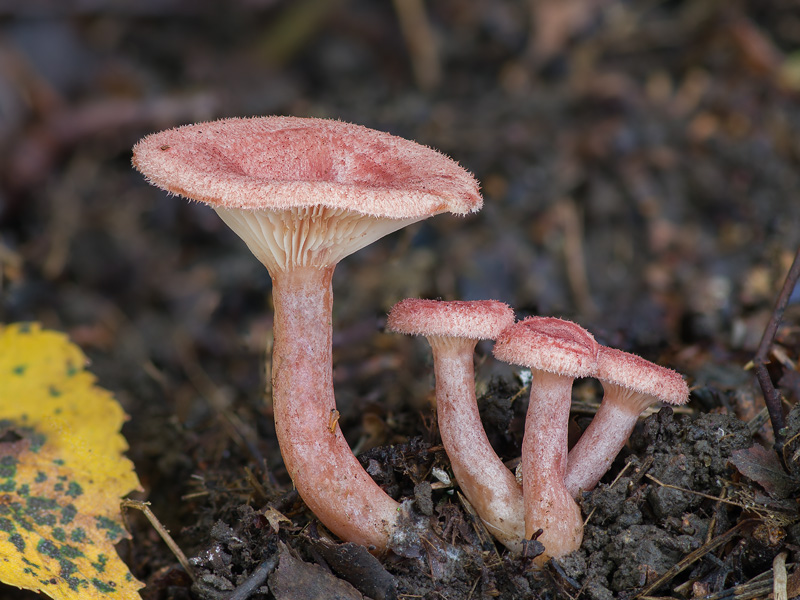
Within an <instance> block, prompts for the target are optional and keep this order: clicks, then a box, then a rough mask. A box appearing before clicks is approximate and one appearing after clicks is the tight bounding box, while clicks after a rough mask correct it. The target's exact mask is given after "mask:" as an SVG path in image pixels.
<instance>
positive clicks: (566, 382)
mask: <svg viewBox="0 0 800 600" xmlns="http://www.w3.org/2000/svg"><path fill="white" fill-rule="evenodd" d="M597 349H598V344H597V342H596V341H595V339H594V337H593V336H592V334H590V333H589V332H588V331H586V330H585V329H583V328H582V327H580V326H579V325H576V324H575V323H572V322H570V321H564V320H562V319H556V318H553V317H529V318H527V319H524V320H522V321H519V322H518V323H515V324H514V325H512V326H511V327H509V328H508V329H506V330H505V331H503V332H502V333H501V334H500V335H499V336H498V338H497V340H496V342H495V345H494V355H495V357H497V358H498V359H500V360H502V361H505V362H508V363H511V364H515V365H522V366H525V367H528V368H529V369H530V370H531V384H530V385H531V394H530V404H529V405H528V414H527V416H526V419H525V433H524V437H523V439H522V463H521V464H522V491H523V498H524V503H525V536H526V537H527V538H532V537H533V536H534V535H535V534H536V533H537V532H538V531H539V530H540V529H541V530H542V533H541V535H540V537H539V538H538V541H540V542H542V544H544V547H545V551H544V554H542V555H541V556H540V557H538V558H537V561H538V562H539V563H540V564H541V563H543V562H545V561H546V560H547V559H549V558H552V557H555V558H557V557H560V556H564V555H565V554H568V553H570V552H572V551H573V550H577V549H578V548H579V547H580V545H581V540H582V539H583V519H582V518H581V510H580V508H579V507H578V505H577V504H576V502H575V500H573V498H572V496H571V495H570V493H569V492H568V491H567V488H566V487H565V486H564V475H565V474H566V470H567V451H568V447H567V433H568V426H569V409H570V404H571V401H572V383H573V381H574V379H575V378H576V377H591V376H593V375H594V373H595V369H596V366H597Z"/></svg>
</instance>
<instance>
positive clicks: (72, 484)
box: [0, 324, 143, 600]
mask: <svg viewBox="0 0 800 600" xmlns="http://www.w3.org/2000/svg"><path fill="white" fill-rule="evenodd" d="M86 362H87V361H86V357H85V356H84V355H83V353H82V352H81V351H80V349H79V348H78V347H77V346H75V345H73V344H71V343H70V342H69V340H68V339H67V337H66V336H65V335H64V334H61V333H57V332H53V331H46V330H42V329H41V327H40V326H39V325H38V324H15V325H8V326H2V325H0V582H2V583H5V584H8V585H13V586H16V587H19V588H23V589H28V590H33V591H37V592H43V593H44V594H47V595H48V596H50V597H51V598H55V599H57V600H61V599H74V600H81V599H83V600H91V599H94V598H98V599H99V598H103V599H108V598H118V599H120V600H128V599H136V600H138V599H139V598H140V597H139V594H138V593H137V590H138V589H140V588H141V587H143V584H142V583H141V582H139V581H137V580H136V579H134V577H133V576H132V575H131V573H130V571H129V570H128V567H127V566H126V565H125V564H124V563H123V562H122V561H121V560H120V559H119V557H118V556H117V554H116V552H115V550H114V544H116V543H118V542H119V541H120V540H122V539H123V538H127V537H129V535H128V533H127V532H126V531H125V529H124V527H123V524H122V519H121V515H120V508H119V504H120V498H121V497H122V496H124V495H125V494H127V493H129V492H131V491H133V490H138V489H140V487H139V480H138V478H137V477H136V473H135V472H134V470H133V464H132V463H131V461H130V460H128V459H127V458H125V457H124V456H123V455H122V453H123V452H124V451H125V450H127V448H128V446H127V443H126V442H125V439H124V438H123V437H122V435H120V433H119V430H120V427H121V426H122V423H123V422H124V420H125V418H126V416H125V413H124V412H123V410H122V408H121V407H120V406H119V404H118V403H117V402H116V401H115V400H114V399H113V397H112V396H111V394H109V393H108V392H107V391H105V390H103V389H102V388H99V387H96V386H95V385H94V383H95V378H94V376H93V375H92V374H91V373H90V372H88V371H86V370H85V365H86Z"/></svg>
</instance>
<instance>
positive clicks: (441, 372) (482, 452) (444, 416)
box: [387, 298, 525, 554]
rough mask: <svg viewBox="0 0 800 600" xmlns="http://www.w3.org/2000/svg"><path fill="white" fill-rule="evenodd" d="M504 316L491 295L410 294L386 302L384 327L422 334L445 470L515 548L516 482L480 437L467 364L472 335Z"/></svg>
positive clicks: (518, 523)
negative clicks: (432, 376) (391, 303)
mask: <svg viewBox="0 0 800 600" xmlns="http://www.w3.org/2000/svg"><path fill="white" fill-rule="evenodd" d="M512 323H514V312H513V311H512V310H511V308H510V307H509V306H508V305H507V304H504V303H502V302H497V301H495V300H483V301H472V302H466V301H453V302H443V301H438V300H419V299H415V298H410V299H407V300H403V301H402V302H399V303H397V304H396V305H395V306H394V307H393V308H392V310H391V312H390V313H389V319H388V321H387V328H388V329H389V330H390V331H395V332H397V333H405V334H409V335H424V336H425V337H426V338H427V339H428V342H429V343H430V345H431V349H432V350H433V367H434V371H435V374H436V412H437V420H438V423H439V433H440V434H441V436H442V445H443V446H444V449H445V451H446V452H447V456H448V457H449V458H450V464H451V466H452V467H453V474H454V475H455V477H456V480H457V481H458V484H459V486H460V487H461V490H462V491H463V492H464V495H465V496H466V497H467V499H468V500H469V501H470V502H471V503H472V505H473V506H474V507H475V510H476V512H477V513H478V515H479V516H480V517H481V519H482V520H483V522H484V523H485V524H486V527H487V529H488V530H489V531H490V532H491V533H492V535H494V536H495V537H496V538H497V539H498V540H500V542H502V543H503V544H504V545H505V546H506V547H508V548H509V549H510V550H512V551H513V552H515V553H517V554H519V553H520V552H521V551H522V540H523V539H524V536H525V522H524V520H523V515H524V511H523V504H522V489H521V488H520V486H519V484H518V483H517V481H516V478H515V477H514V475H513V473H512V472H511V471H510V470H509V469H508V468H507V467H506V466H505V465H504V464H503V461H501V460H500V458H499V457H498V456H497V454H496V453H495V451H494V449H493V448H492V445H491V443H490V442H489V439H488V438H487V437H486V431H485V430H484V428H483V425H482V423H481V416H480V413H479V412H478V403H477V401H476V398H475V371H474V367H473V355H474V353H475V345H476V344H477V343H478V340H493V339H495V338H496V337H497V336H498V334H499V333H500V332H501V331H503V330H504V329H506V328H507V327H509V326H510V325H511V324H512Z"/></svg>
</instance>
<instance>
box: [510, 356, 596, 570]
mask: <svg viewBox="0 0 800 600" xmlns="http://www.w3.org/2000/svg"><path fill="white" fill-rule="evenodd" d="M532 375H533V379H532V381H531V401H530V405H529V406H528V415H527V417H526V420H525V437H524V438H523V440H522V490H523V494H524V498H525V537H527V538H530V537H531V536H533V534H535V533H536V532H537V531H538V530H539V529H542V530H543V533H542V535H541V536H540V537H539V538H538V540H539V541H540V542H542V543H543V544H544V546H545V553H544V555H542V556H540V557H539V558H538V559H537V562H539V563H543V562H545V561H546V560H547V559H549V558H551V557H559V556H564V555H565V554H568V553H570V552H572V551H573V550H577V549H578V548H579V547H580V545H581V540H582V539H583V520H582V518H581V511H580V508H579V507H578V505H577V504H576V503H575V500H573V499H572V496H571V495H570V493H569V492H568V491H567V488H566V487H564V475H565V473H566V468H567V426H568V424H569V408H570V400H571V397H572V380H573V378H572V377H563V376H561V375H554V374H552V373H547V372H545V371H539V370H532Z"/></svg>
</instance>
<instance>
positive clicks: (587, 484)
mask: <svg viewBox="0 0 800 600" xmlns="http://www.w3.org/2000/svg"><path fill="white" fill-rule="evenodd" d="M602 384H603V390H604V392H605V393H604V395H603V401H602V402H601V403H600V408H598V409H597V414H595V416H594V418H593V419H592V422H591V423H590V424H589V427H587V428H586V431H584V432H583V435H581V438H580V439H579V440H578V443H577V444H575V445H574V446H573V447H572V450H570V452H569V457H568V459H567V475H566V477H565V478H564V485H565V486H566V487H567V489H568V490H569V493H570V494H571V495H572V496H573V497H577V496H578V494H579V493H580V492H581V490H591V489H592V488H593V487H594V486H595V485H597V482H598V481H600V478H601V477H602V476H603V475H605V473H606V472H607V471H608V469H609V468H610V467H611V463H613V462H614V459H615V458H616V456H617V454H619V451H620V450H622V447H623V446H624V445H625V442H627V441H628V438H629V437H630V435H631V432H632V431H633V428H634V427H635V426H636V421H637V420H638V419H639V414H640V413H641V412H642V411H643V410H644V409H645V408H647V406H649V405H650V403H651V399H650V398H645V397H642V398H641V399H638V397H640V396H642V394H637V393H636V392H633V391H631V390H627V389H625V388H622V387H620V386H617V385H614V384H612V383H608V382H605V381H603V382H602ZM642 405H643V406H642Z"/></svg>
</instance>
